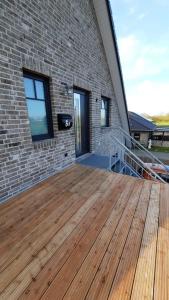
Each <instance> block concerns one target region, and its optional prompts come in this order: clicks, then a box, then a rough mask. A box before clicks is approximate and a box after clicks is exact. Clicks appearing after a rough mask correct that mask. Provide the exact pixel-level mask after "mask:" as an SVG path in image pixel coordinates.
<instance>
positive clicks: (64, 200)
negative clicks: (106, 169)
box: [0, 172, 101, 271]
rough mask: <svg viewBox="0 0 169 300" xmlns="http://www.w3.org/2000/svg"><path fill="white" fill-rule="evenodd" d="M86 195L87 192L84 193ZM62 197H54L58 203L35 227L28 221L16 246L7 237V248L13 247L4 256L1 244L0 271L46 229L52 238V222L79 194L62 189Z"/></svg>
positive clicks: (91, 176) (89, 178)
mask: <svg viewBox="0 0 169 300" xmlns="http://www.w3.org/2000/svg"><path fill="white" fill-rule="evenodd" d="M94 174H96V172H95V173H93V172H92V173H91V174H88V173H86V177H85V180H86V183H87V181H90V180H91V179H92V178H93V175H94ZM98 174H99V173H98ZM98 174H97V179H98ZM99 176H100V177H101V175H100V174H99ZM78 178H79V176H78ZM77 182H78V181H77ZM65 184H66V181H65ZM52 188H53V185H52ZM84 196H85V194H84ZM60 197H61V199H60V200H61V201H59V203H58V202H57V199H58V196H56V198H55V197H54V198H53V202H54V203H56V205H55V207H54V209H53V210H52V214H50V213H49V214H47V217H46V218H45V219H44V220H43V221H42V222H37V224H36V226H34V227H32V225H31V224H29V223H28V227H27V230H25V235H24V238H22V239H21V238H20V239H19V242H18V243H17V239H15V244H14V247H12V245H11V244H10V242H9V239H8V237H7V238H6V248H7V249H11V250H10V251H8V255H6V253H4V256H3V255H2V250H3V251H4V248H3V244H1V246H0V249H1V251H0V254H1V256H0V271H2V270H3V269H4V268H6V267H7V266H8V265H9V264H10V263H11V262H12V260H13V259H14V258H15V257H16V256H18V255H19V254H21V253H22V251H24V250H25V249H27V248H28V246H29V244H30V242H31V243H33V241H36V240H37V239H38V237H39V236H41V235H43V234H44V231H45V232H46V236H48V238H50V236H51V235H52V233H53V231H52V228H51V223H53V220H54V222H55V221H56V220H57V218H59V217H60V216H61V214H62V213H64V212H65V211H66V210H67V209H68V208H69V206H71V205H72V204H73V202H74V200H75V199H78V195H77V194H75V195H74V194H72V193H70V192H69V191H68V190H66V189H65V190H64V191H63V190H62V192H61V196H60ZM58 207H59V209H58ZM55 211H57V213H55ZM37 216H39V214H37ZM37 219H38V217H37ZM40 221H41V220H40ZM35 222H36V221H35ZM31 228H32V230H31ZM48 230H49V231H48ZM47 233H48V234H47ZM14 234H18V232H17V231H14ZM14 254H15V255H14Z"/></svg>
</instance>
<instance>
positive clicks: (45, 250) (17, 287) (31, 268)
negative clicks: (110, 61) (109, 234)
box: [0, 172, 120, 299]
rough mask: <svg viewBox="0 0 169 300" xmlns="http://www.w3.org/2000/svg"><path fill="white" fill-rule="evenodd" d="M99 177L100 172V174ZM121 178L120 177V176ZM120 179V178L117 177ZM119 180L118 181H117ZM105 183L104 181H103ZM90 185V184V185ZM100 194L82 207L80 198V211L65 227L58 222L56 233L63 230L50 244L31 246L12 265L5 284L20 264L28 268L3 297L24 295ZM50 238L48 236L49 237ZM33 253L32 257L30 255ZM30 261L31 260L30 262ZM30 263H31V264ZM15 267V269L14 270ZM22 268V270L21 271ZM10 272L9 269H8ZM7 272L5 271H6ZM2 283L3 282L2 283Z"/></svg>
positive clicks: (87, 191) (4, 277)
mask: <svg viewBox="0 0 169 300" xmlns="http://www.w3.org/2000/svg"><path fill="white" fill-rule="evenodd" d="M98 174H99V175H102V174H100V172H98ZM119 177H120V176H119ZM105 178H106V176H105ZM117 178H118V177H117ZM94 180H95V181H96V183H97V184H98V182H97V176H96V175H95V176H94ZM116 180H117V179H116ZM102 181H103V179H102ZM88 184H89V183H88ZM90 185H91V186H92V187H93V183H92V182H91V180H90V184H89V186H88V189H86V195H87V194H90V188H89V187H90ZM97 197H98V194H97V193H94V195H93V196H91V197H89V198H88V199H87V201H85V202H84V203H83V205H82V203H81V201H83V197H82V196H80V198H79V197H78V199H79V201H78V202H76V205H78V207H79V210H77V212H76V213H74V214H72V218H70V220H69V221H68V222H67V223H66V224H65V226H63V227H62V226H60V222H61V219H59V220H58V222H57V223H56V225H55V231H56V227H58V226H59V228H61V227H62V228H61V230H60V231H57V232H56V234H55V235H54V236H53V238H52V239H51V240H50V241H49V242H48V244H45V245H44V243H43V244H42V242H41V240H40V241H39V242H38V243H40V246H39V244H37V242H36V243H35V244H31V247H30V246H29V247H28V249H27V250H26V254H25V252H23V253H22V255H21V256H20V257H19V260H16V261H14V263H16V264H17V268H16V266H15V265H12V266H13V268H12V267H11V265H10V270H11V271H10V276H9V272H5V273H4V274H5V275H6V276H3V284H6V282H7V280H8V281H9V277H10V281H11V276H12V275H13V273H14V272H15V270H17V271H18V269H19V266H20V265H19V263H20V264H21V267H23V266H26V262H27V263H28V265H27V266H26V268H25V269H24V270H23V271H22V272H21V273H20V274H19V275H18V276H17V277H16V278H15V280H14V281H13V282H12V283H11V284H10V285H9V286H8V287H7V288H6V289H5V290H4V292H3V293H2V295H3V296H4V297H6V298H8V297H10V296H11V294H12V296H13V297H14V296H15V295H16V294H17V296H18V295H19V294H20V293H22V292H23V291H24V290H25V288H26V287H27V286H28V285H29V284H30V282H31V281H32V278H34V277H36V275H37V274H38V273H39V272H40V271H41V269H42V267H43V266H44V265H45V264H46V263H47V261H48V260H49V259H50V258H51V257H52V255H53V254H54V253H55V251H56V250H57V249H58V248H59V247H60V246H61V244H62V243H63V242H64V241H65V239H66V238H67V237H68V236H69V234H70V233H71V232H72V231H73V230H74V229H75V228H76V226H77V224H78V223H79V222H80V220H81V219H82V218H83V216H84V215H85V214H86V213H87V211H88V209H89V208H90V207H91V206H92V205H93V204H94V203H95V201H96V200H97ZM72 209H73V206H71V209H70V208H69V210H68V211H66V213H68V214H70V211H71V210H72ZM47 236H48V235H47ZM37 245H38V249H40V251H39V253H38V252H37V254H36V255H35V256H33V257H32V252H31V251H33V253H36V252H35V250H36V251H37ZM41 245H43V246H41ZM34 248H35V249H34ZM30 252H31V255H30ZM28 259H29V260H28ZM29 261H30V263H29ZM14 267H15V268H14ZM21 267H20V269H21ZM6 270H8V269H6ZM6 270H5V271H6ZM8 271H9V270H8ZM0 282H1V281H0ZM14 299H15V298H14Z"/></svg>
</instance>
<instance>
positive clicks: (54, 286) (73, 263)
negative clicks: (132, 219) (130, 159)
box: [42, 182, 124, 300]
mask: <svg viewBox="0 0 169 300" xmlns="http://www.w3.org/2000/svg"><path fill="white" fill-rule="evenodd" d="M123 189H124V183H121V182H120V183H119V184H118V186H117V187H115V188H114V190H113V191H112V194H111V195H110V196H109V197H108V199H107V201H106V203H105V205H104V207H103V212H102V214H101V215H98V217H99V218H97V221H95V223H94V224H93V225H92V226H91V227H90V229H89V230H88V232H87V233H86V235H85V236H84V237H83V239H82V240H81V241H80V243H79V244H78V245H77V247H76V248H75V249H74V251H73V253H72V254H71V256H70V257H69V259H68V260H67V261H66V263H65V264H64V266H63V267H62V269H61V271H60V272H59V273H58V275H57V276H56V277H55V279H54V281H53V282H52V283H51V285H50V286H49V288H48V290H47V291H46V293H45V294H44V295H43V297H42V299H52V298H54V295H56V294H57V300H59V299H62V297H63V296H64V294H65V293H66V290H67V288H68V287H69V285H70V283H71V282H72V280H73V278H74V276H75V275H76V273H77V272H78V270H79V268H80V266H81V264H82V263H83V261H84V259H85V257H86V255H87V254H88V253H89V251H90V249H91V247H92V246H93V244H94V243H95V240H96V239H97V238H98V240H100V241H101V242H102V244H104V243H107V242H108V239H109V235H111V229H112V228H113V227H114V226H115V220H116V221H117V216H118V213H119V211H118V207H119V210H120V208H121V209H123V208H122V207H120V206H119V203H118V205H117V207H116V203H117V202H118V199H119V196H120V195H121V193H122V191H123ZM114 205H115V207H116V210H117V211H116V210H113V211H112V208H113V207H114ZM113 216H114V217H115V218H114V219H113V218H112V217H113ZM102 229H103V231H104V234H103V233H102Z"/></svg>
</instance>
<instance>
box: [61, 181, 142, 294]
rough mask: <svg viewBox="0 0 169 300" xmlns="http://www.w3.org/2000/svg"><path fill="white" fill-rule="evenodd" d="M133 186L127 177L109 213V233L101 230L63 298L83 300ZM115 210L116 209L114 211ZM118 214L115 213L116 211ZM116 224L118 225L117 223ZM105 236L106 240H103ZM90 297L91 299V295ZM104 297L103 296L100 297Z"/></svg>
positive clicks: (138, 189)
mask: <svg viewBox="0 0 169 300" xmlns="http://www.w3.org/2000/svg"><path fill="white" fill-rule="evenodd" d="M136 186H137V190H136V189H135V193H136V194H138V191H141V188H142V182H139V184H136ZM133 188H134V186H133V182H131V181H130V179H128V182H127V185H126V187H125V188H124V190H123V193H122V194H121V196H120V197H119V199H118V202H117V205H116V206H115V207H114V210H113V212H112V214H111V217H110V219H111V220H112V222H113V223H114V224H113V226H112V228H111V230H110V231H109V234H108V235H107V236H106V234H105V232H104V231H105V230H106V229H105V228H103V230H102V233H101V234H102V237H103V241H102V239H101V237H99V238H98V239H97V240H96V242H95V244H94V245H93V247H92V249H91V250H90V252H89V254H88V255H87V257H86V259H85V261H84V262H83V264H82V266H81V268H80V270H79V272H78V273H77V275H76V277H75V278H74V280H73V282H72V283H71V286H70V288H69V289H68V291H67V293H66V294H65V296H64V298H63V299H64V300H70V299H76V300H83V299H85V297H86V294H87V292H88V290H89V288H90V285H91V282H92V281H93V278H94V276H95V274H96V272H97V270H98V268H99V266H100V263H101V261H102V259H103V257H104V255H105V254H106V253H108V252H109V251H110V249H109V246H110V244H109V242H110V241H111V238H112V236H113V235H114V231H115V229H116V225H117V224H118V223H119V222H120V219H121V217H122V215H123V212H124V210H126V207H125V206H126V205H127V204H128V200H129V197H130V194H131V191H132V189H133ZM136 202H137V201H136ZM115 210H116V211H115ZM117 212H118V214H117V215H116V213H117ZM117 226H118V225H117ZM105 237H106V240H105ZM90 299H93V297H91V298H90ZM102 299H104V298H102Z"/></svg>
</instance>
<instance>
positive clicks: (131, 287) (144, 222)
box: [130, 182, 153, 298]
mask: <svg viewBox="0 0 169 300" xmlns="http://www.w3.org/2000/svg"><path fill="white" fill-rule="evenodd" d="M152 188H153V182H152V184H151V188H150V194H149V201H148V206H147V211H146V217H145V222H144V227H143V233H142V238H141V242H140V249H139V252H138V257H137V263H136V267H135V271H134V277H133V282H132V287H131V293H130V298H131V296H132V292H133V286H134V281H135V277H136V271H137V266H138V260H139V257H140V251H141V245H142V242H143V236H144V230H145V226H146V220H147V215H148V209H149V206H150V197H151V192H152Z"/></svg>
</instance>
